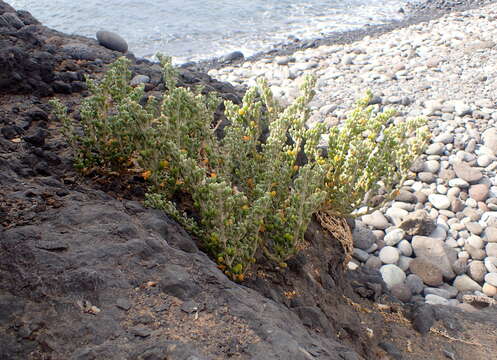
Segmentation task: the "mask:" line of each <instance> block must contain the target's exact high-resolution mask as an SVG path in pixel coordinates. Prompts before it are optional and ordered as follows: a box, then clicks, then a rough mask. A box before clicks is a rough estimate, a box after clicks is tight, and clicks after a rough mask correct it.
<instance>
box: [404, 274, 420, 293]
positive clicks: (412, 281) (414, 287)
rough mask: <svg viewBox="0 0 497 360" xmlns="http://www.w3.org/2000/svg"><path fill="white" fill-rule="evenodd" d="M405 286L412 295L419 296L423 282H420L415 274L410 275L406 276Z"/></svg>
mask: <svg viewBox="0 0 497 360" xmlns="http://www.w3.org/2000/svg"><path fill="white" fill-rule="evenodd" d="M406 285H407V286H408V287H409V289H411V292H412V293H413V294H421V293H422V292H423V289H424V287H425V285H424V284H423V280H421V278H420V277H419V276H418V275H416V274H410V275H408V276H407V278H406Z"/></svg>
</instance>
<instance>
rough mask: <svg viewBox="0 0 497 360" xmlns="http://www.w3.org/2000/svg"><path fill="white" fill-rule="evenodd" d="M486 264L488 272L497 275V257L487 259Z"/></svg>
mask: <svg viewBox="0 0 497 360" xmlns="http://www.w3.org/2000/svg"><path fill="white" fill-rule="evenodd" d="M483 263H484V264H485V268H486V269H487V271H488V272H493V273H497V258H496V257H491V256H489V257H487V258H485V261H484V262H483Z"/></svg>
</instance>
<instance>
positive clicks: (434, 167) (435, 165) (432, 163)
mask: <svg viewBox="0 0 497 360" xmlns="http://www.w3.org/2000/svg"><path fill="white" fill-rule="evenodd" d="M423 170H424V171H426V172H429V173H432V174H436V173H437V172H438V170H440V163H439V162H438V161H437V160H428V161H426V162H425V164H424V167H423Z"/></svg>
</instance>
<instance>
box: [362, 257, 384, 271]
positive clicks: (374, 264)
mask: <svg viewBox="0 0 497 360" xmlns="http://www.w3.org/2000/svg"><path fill="white" fill-rule="evenodd" d="M365 265H366V266H367V267H370V268H372V269H379V268H381V266H382V265H383V263H382V262H381V260H380V258H379V257H377V256H370V257H369V258H368V260H367V261H366V264H365Z"/></svg>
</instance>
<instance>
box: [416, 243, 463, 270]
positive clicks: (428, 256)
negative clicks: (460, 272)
mask: <svg viewBox="0 0 497 360" xmlns="http://www.w3.org/2000/svg"><path fill="white" fill-rule="evenodd" d="M411 245H412V248H413V250H414V253H415V254H416V257H418V258H422V259H425V260H427V261H428V262H431V263H432V264H434V265H436V266H437V267H438V268H439V269H440V270H442V274H443V276H444V278H447V279H452V278H454V276H455V274H454V272H453V270H452V263H453V262H454V261H456V259H457V252H456V251H455V250H454V249H451V248H449V247H448V246H446V245H445V244H444V242H443V240H441V239H437V238H432V237H427V236H414V237H413V239H412V242H411ZM411 265H412V264H411ZM418 275H419V274H418Z"/></svg>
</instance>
